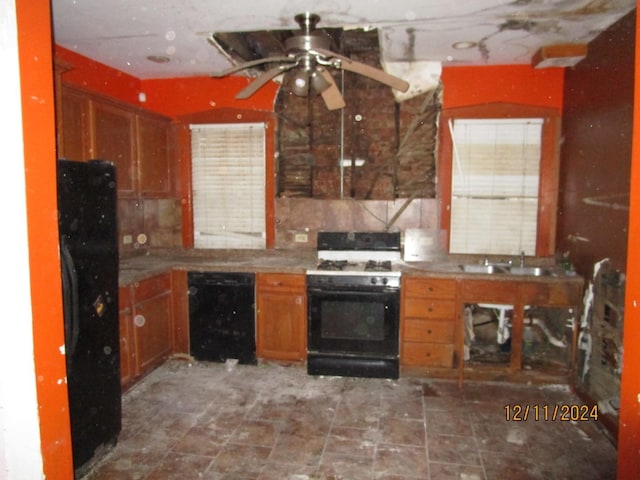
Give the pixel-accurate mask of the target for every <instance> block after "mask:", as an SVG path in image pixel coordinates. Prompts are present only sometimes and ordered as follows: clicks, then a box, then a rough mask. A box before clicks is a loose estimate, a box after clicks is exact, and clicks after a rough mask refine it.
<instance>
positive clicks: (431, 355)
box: [401, 342, 453, 368]
mask: <svg viewBox="0 0 640 480" xmlns="http://www.w3.org/2000/svg"><path fill="white" fill-rule="evenodd" d="M402 347H403V348H402V358H401V363H402V364H403V365H414V366H431V367H449V368H450V367H452V366H453V345H445V344H443V343H416V342H404V343H403V344H402Z"/></svg>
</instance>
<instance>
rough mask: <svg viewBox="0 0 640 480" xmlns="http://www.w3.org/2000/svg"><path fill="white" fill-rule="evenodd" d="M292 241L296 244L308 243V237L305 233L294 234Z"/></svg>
mask: <svg viewBox="0 0 640 480" xmlns="http://www.w3.org/2000/svg"><path fill="white" fill-rule="evenodd" d="M294 241H295V242H296V243H307V242H308V241H309V235H307V234H306V233H296V235H295V237H294Z"/></svg>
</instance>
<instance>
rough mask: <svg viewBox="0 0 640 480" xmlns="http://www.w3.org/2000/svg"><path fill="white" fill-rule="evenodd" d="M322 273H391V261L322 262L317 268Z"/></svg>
mask: <svg viewBox="0 0 640 480" xmlns="http://www.w3.org/2000/svg"><path fill="white" fill-rule="evenodd" d="M317 269H318V270H322V271H330V272H335V271H339V272H341V271H352V272H353V271H359V272H391V271H392V269H393V265H392V263H391V260H367V261H366V262H350V261H349V260H320V263H319V264H318V266H317Z"/></svg>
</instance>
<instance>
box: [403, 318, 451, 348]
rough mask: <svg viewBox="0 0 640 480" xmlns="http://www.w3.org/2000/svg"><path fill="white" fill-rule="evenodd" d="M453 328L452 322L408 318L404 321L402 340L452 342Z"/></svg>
mask: <svg viewBox="0 0 640 480" xmlns="http://www.w3.org/2000/svg"><path fill="white" fill-rule="evenodd" d="M454 328H455V323H454V322H447V321H439V320H431V321H424V320H416V319H415V318H408V319H406V320H405V321H404V330H403V336H402V340H403V341H410V342H429V343H450V344H453V336H454V335H453V333H454Z"/></svg>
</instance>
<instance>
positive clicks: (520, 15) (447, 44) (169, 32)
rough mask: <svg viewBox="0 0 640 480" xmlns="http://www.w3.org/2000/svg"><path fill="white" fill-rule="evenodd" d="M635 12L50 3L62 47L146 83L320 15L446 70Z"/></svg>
mask: <svg viewBox="0 0 640 480" xmlns="http://www.w3.org/2000/svg"><path fill="white" fill-rule="evenodd" d="M635 6H636V1H635V0H513V1H505V0H474V1H473V2H455V1H452V0H429V1H425V0H396V1H385V0H347V1H341V2H336V1H335V0H316V1H309V0H264V1H259V2H256V1H247V0H235V1H233V2H224V3H222V2H212V1H210V0H180V1H178V0H137V1H135V2H132V1H127V0H52V12H53V27H54V41H55V42H56V43H57V44H59V45H61V46H63V47H65V48H68V49H70V50H73V51H75V52H77V53H79V54H81V55H85V56H87V57H89V58H92V59H94V60H97V61H99V62H101V63H104V64H106V65H109V66H112V67H114V68H117V69H118V70H121V71H123V72H126V73H129V74H131V75H133V76H135V77H138V78H141V79H147V78H170V77H183V76H197V75H210V74H211V73H213V72H215V71H220V70H223V69H226V68H228V67H229V66H230V61H229V58H228V56H227V55H224V54H223V53H221V52H220V51H218V50H217V49H216V48H215V47H212V46H211V45H210V44H209V43H208V42H207V37H208V36H210V35H211V34H212V33H214V32H247V31H263V30H264V31H267V30H296V29H297V25H296V23H295V21H294V20H293V17H294V16H295V14H297V13H301V12H305V11H312V12H314V13H317V14H319V15H320V16H321V17H322V20H321V22H320V24H319V27H320V28H322V27H325V28H340V29H342V28H345V29H362V30H363V31H365V30H370V29H376V30H377V32H378V38H379V44H380V45H379V46H380V52H381V56H382V59H381V60H382V61H383V63H391V62H413V61H417V62H441V63H442V65H445V66H446V65H490V64H494V65H495V64H527V63H530V62H531V57H532V56H533V55H534V54H535V52H536V51H537V50H538V49H539V48H540V47H542V46H545V45H553V44H559V43H583V44H584V43H588V42H589V41H591V40H592V39H593V38H595V37H596V36H597V35H598V34H599V33H600V32H602V31H604V30H605V29H606V28H608V27H609V26H610V25H611V24H612V23H614V22H615V21H617V20H618V19H619V18H621V17H622V16H623V15H625V14H626V13H628V12H629V11H631V10H632V9H633V8H635ZM455 44H457V47H458V48H456V47H454V45H455ZM460 46H466V47H467V48H459V47H460ZM149 57H151V58H152V59H153V58H155V59H156V61H150V60H148V58H149ZM158 59H161V61H158Z"/></svg>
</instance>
